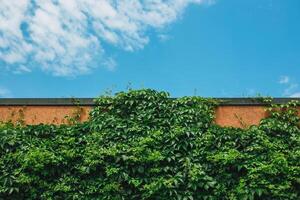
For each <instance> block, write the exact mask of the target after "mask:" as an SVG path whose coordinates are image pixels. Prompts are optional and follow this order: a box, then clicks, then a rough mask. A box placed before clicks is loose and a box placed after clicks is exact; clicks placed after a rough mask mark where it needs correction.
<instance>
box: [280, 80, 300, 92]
mask: <svg viewBox="0 0 300 200" xmlns="http://www.w3.org/2000/svg"><path fill="white" fill-rule="evenodd" d="M278 83H280V84H282V85H285V89H284V90H283V96H288V97H300V92H298V91H299V84H298V83H295V82H294V81H293V80H292V79H291V78H290V77H289V76H281V77H280V78H279V81H278Z"/></svg>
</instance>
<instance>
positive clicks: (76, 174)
mask: <svg viewBox="0 0 300 200" xmlns="http://www.w3.org/2000/svg"><path fill="white" fill-rule="evenodd" d="M96 103H97V106H96V107H95V108H94V109H93V111H92V112H91V113H90V120H89V121H88V122H85V123H72V124H70V125H60V126H54V125H37V126H29V125H28V126H22V125H17V126H15V125H12V124H2V125H0V199H104V200H105V199H107V200H111V199H116V200H118V199H186V200H193V199H232V200H234V199H236V200H240V199H242V200H243V199H245V200H247V199H249V200H251V199H264V200H265V199H267V200H268V199H284V200H285V199H300V129H299V117H297V112H296V110H295V108H296V106H297V103H296V102H291V103H289V104H287V105H277V106H276V105H271V106H270V108H269V109H268V111H269V113H270V115H269V117H267V118H266V119H263V120H262V121H261V124H260V125H259V126H251V127H249V128H247V129H237V128H222V127H219V126H217V125H216V124H214V108H215V106H217V103H216V102H215V101H213V100H210V99H203V98H199V97H184V98H179V99H170V98H169V94H168V93H165V92H157V91H154V90H137V91H135V90H130V91H129V92H121V93H118V94H116V95H115V96H102V97H100V98H99V99H97V100H96Z"/></svg>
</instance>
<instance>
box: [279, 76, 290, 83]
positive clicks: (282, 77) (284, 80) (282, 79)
mask: <svg viewBox="0 0 300 200" xmlns="http://www.w3.org/2000/svg"><path fill="white" fill-rule="evenodd" d="M289 82H290V77H288V76H281V77H280V79H279V83H280V84H287V83H289Z"/></svg>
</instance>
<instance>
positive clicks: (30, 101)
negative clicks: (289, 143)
mask: <svg viewBox="0 0 300 200" xmlns="http://www.w3.org/2000/svg"><path fill="white" fill-rule="evenodd" d="M212 99H215V100H217V101H219V102H220V105H221V106H264V105H267V104H266V103H264V102H263V99H262V98H212ZM292 100H296V101H299V102H300V98H273V99H272V103H274V104H285V103H288V102H290V101H292ZM76 105H78V106H95V105H96V104H95V102H94V98H0V106H76Z"/></svg>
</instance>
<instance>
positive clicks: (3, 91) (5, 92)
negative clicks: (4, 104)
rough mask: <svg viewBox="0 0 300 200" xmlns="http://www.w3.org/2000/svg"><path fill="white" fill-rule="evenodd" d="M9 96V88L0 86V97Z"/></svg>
mask: <svg viewBox="0 0 300 200" xmlns="http://www.w3.org/2000/svg"><path fill="white" fill-rule="evenodd" d="M11 96H12V94H11V91H10V90H8V89H7V88H4V87H1V86H0V97H11Z"/></svg>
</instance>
